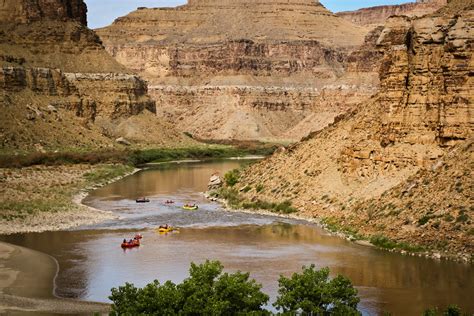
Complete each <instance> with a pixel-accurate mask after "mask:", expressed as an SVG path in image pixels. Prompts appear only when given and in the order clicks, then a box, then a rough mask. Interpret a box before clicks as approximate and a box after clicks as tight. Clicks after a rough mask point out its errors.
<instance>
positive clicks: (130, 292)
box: [109, 261, 269, 315]
mask: <svg viewBox="0 0 474 316" xmlns="http://www.w3.org/2000/svg"><path fill="white" fill-rule="evenodd" d="M222 271H223V266H222V264H221V263H220V262H219V261H206V262H205V263H204V264H201V265H196V264H194V263H191V268H190V270H189V274H190V276H189V278H187V279H185V280H184V281H183V283H181V284H178V285H176V284H174V283H172V282H171V281H168V282H166V283H164V284H163V285H160V283H159V282H158V281H154V282H153V283H151V284H148V285H147V286H145V287H144V288H142V289H138V288H136V287H135V286H134V285H132V284H129V283H127V284H125V286H121V287H119V288H118V289H117V288H113V289H112V295H111V296H110V297H109V298H110V299H111V300H112V302H113V305H112V312H111V315H243V314H249V313H251V314H252V315H265V314H268V313H267V312H265V311H264V309H263V306H264V305H265V304H266V303H267V302H268V300H269V297H268V295H266V294H264V293H263V292H261V288H262V286H261V285H260V284H258V283H257V282H256V281H255V280H253V279H249V273H242V272H240V271H239V272H236V273H233V274H228V273H222Z"/></svg>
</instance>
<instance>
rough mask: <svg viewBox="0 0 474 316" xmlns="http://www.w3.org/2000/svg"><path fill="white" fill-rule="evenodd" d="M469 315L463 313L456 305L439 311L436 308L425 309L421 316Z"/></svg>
mask: <svg viewBox="0 0 474 316" xmlns="http://www.w3.org/2000/svg"><path fill="white" fill-rule="evenodd" d="M461 315H466V316H467V315H469V314H468V313H463V312H462V311H461V309H460V308H459V307H457V306H456V305H450V306H448V307H447V308H446V309H445V310H439V309H438V308H432V309H427V310H426V311H425V312H424V313H423V316H461Z"/></svg>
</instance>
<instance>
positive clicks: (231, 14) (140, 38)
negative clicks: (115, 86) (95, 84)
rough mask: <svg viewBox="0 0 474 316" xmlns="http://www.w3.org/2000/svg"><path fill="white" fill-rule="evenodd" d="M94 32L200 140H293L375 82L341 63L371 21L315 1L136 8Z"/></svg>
mask: <svg viewBox="0 0 474 316" xmlns="http://www.w3.org/2000/svg"><path fill="white" fill-rule="evenodd" d="M97 32H98V34H99V35H100V37H101V39H102V40H103V42H104V45H105V46H106V49H107V50H108V51H109V52H110V54H111V55H112V56H114V57H115V58H116V60H118V61H119V62H120V63H122V64H124V65H126V66H127V67H129V68H131V69H133V70H135V71H137V72H138V73H139V74H140V75H142V76H143V77H144V78H146V79H147V80H148V81H149V82H150V93H151V95H152V96H154V99H155V100H156V101H157V102H158V106H157V107H158V112H159V113H163V114H164V115H166V116H167V117H169V118H170V119H172V120H174V121H176V122H179V126H180V127H181V129H182V130H183V131H187V132H190V133H191V134H194V135H196V136H198V137H200V138H205V139H259V140H275V139H280V140H281V139H290V140H295V139H299V138H300V137H301V136H302V135H303V136H304V135H306V134H308V133H309V132H310V131H312V130H319V129H321V128H323V127H325V126H327V125H328V124H330V123H331V122H333V120H334V118H335V117H336V116H338V115H340V114H341V113H344V112H345V111H347V108H348V105H350V104H353V103H356V102H359V101H361V100H365V99H367V98H368V97H369V96H370V95H372V94H373V93H374V90H375V89H376V87H377V82H378V80H377V77H376V76H373V74H372V73H368V72H366V73H356V74H355V73H351V72H348V71H347V69H346V62H347V59H348V58H349V55H350V54H351V52H352V51H354V50H355V49H356V48H358V47H359V46H360V45H361V44H362V43H363V42H364V39H365V36H366V34H367V29H365V28H361V27H357V26H355V25H353V24H351V23H349V22H347V21H345V20H344V19H342V18H339V17H337V16H336V15H334V14H333V13H331V12H330V11H328V10H327V9H326V8H324V7H323V6H322V5H321V4H320V3H318V2H317V1H314V0H289V1H288V0H285V1H263V0H262V1H260V0H259V1H248V0H237V1H235V0H232V1H222V0H221V1H210V0H193V1H189V3H188V4H187V5H184V6H181V7H177V8H160V9H158V8H156V9H148V8H140V9H138V10H137V11H135V12H132V13H130V14H129V15H127V16H125V17H121V18H118V19H117V20H116V21H115V22H114V23H113V24H112V25H110V26H109V27H106V28H103V29H99V30H97ZM339 91H341V92H342V93H338V92H339ZM308 121H312V122H314V124H308V123H307V122H308ZM295 126H300V127H299V128H298V129H296V130H293V129H294V127H295Z"/></svg>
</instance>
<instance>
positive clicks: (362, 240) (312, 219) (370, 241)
mask: <svg viewBox="0 0 474 316" xmlns="http://www.w3.org/2000/svg"><path fill="white" fill-rule="evenodd" d="M204 195H205V197H206V198H208V199H210V200H211V201H214V202H217V203H220V204H221V205H222V206H223V208H224V209H225V210H226V211H230V212H239V213H246V214H259V215H265V216H277V217H281V218H286V219H294V220H301V221H306V222H308V223H312V224H315V225H318V226H320V227H322V228H323V229H325V230H326V231H327V232H328V233H329V234H331V235H333V236H337V237H340V238H344V239H346V240H348V241H351V242H354V243H356V244H358V245H361V246H366V247H375V248H378V249H382V250H386V251H389V252H397V253H400V254H402V255H406V256H416V257H425V258H431V259H434V260H451V261H457V262H461V263H466V264H472V258H471V257H466V256H464V255H459V254H457V253H450V252H441V251H437V250H427V249H423V248H419V247H417V246H416V245H410V244H406V243H403V244H399V243H396V242H393V241H391V240H382V241H380V240H375V241H374V238H370V237H369V236H366V235H363V233H361V232H360V231H356V230H354V229H348V228H347V227H344V226H342V225H339V224H337V223H334V222H333V221H330V220H328V219H323V218H320V217H317V216H315V215H314V214H313V213H312V212H292V213H289V214H284V213H281V212H275V211H269V210H263V209H246V208H242V207H236V205H231V203H229V201H228V200H226V199H223V198H218V197H215V195H214V194H209V192H207V193H205V194H204ZM378 242H380V244H377V243H378ZM411 249H414V251H411Z"/></svg>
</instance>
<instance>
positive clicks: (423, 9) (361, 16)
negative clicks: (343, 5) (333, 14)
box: [337, 0, 448, 28]
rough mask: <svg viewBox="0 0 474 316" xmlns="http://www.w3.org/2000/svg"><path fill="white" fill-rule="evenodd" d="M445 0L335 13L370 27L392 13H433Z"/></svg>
mask: <svg viewBox="0 0 474 316" xmlns="http://www.w3.org/2000/svg"><path fill="white" fill-rule="evenodd" d="M447 2H448V1H447V0H417V1H416V2H411V3H404V4H400V5H383V6H377V7H370V8H363V9H359V10H357V11H346V12H339V13H337V15H338V16H340V17H341V18H343V19H345V20H347V21H350V22H352V23H354V24H357V25H360V26H366V27H371V28H372V27H376V26H379V25H384V24H385V21H386V20H387V19H388V18H389V17H390V16H392V15H404V16H409V17H421V16H423V15H426V14H430V13H433V12H435V11H437V10H439V9H440V8H442V7H443V6H445V5H446V4H447Z"/></svg>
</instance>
